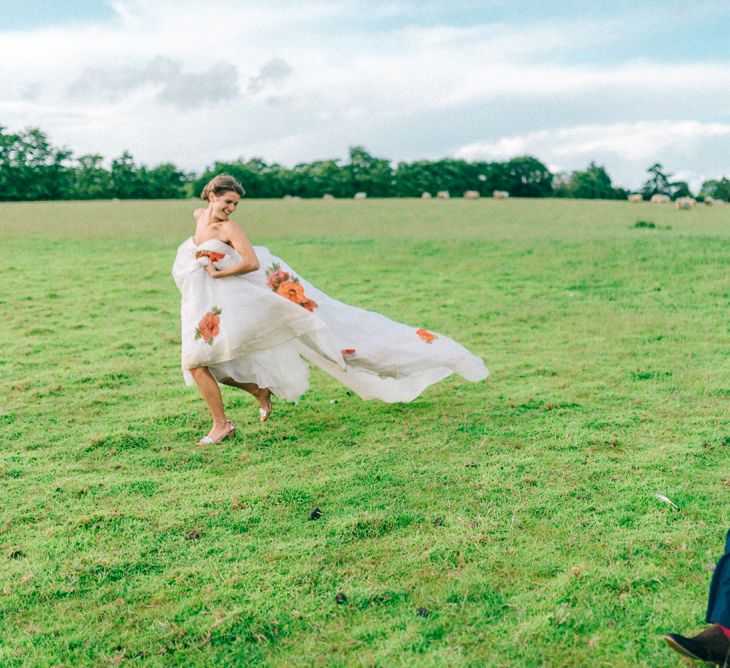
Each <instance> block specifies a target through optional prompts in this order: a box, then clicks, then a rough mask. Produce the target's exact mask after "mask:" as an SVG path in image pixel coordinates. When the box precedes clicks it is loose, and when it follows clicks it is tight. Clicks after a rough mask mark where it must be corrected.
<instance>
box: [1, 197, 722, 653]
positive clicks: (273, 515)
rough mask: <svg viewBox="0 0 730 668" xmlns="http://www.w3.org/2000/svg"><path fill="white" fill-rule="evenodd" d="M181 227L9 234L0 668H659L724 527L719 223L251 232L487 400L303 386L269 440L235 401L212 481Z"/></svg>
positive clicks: (532, 222)
mask: <svg viewBox="0 0 730 668" xmlns="http://www.w3.org/2000/svg"><path fill="white" fill-rule="evenodd" d="M193 206H194V204H193V203H192V202H189V201H188V202H186V201H183V202H116V203H115V202H99V203H96V202H90V203H75V202H65V203H38V204H4V205H2V206H0V242H1V243H0V287H1V288H2V289H1V290H0V305H1V306H2V319H1V320H0V336H1V337H2V338H1V340H2V342H3V345H2V349H0V373H2V389H1V394H0V400H1V401H2V404H1V405H0V435H1V436H2V441H1V442H2V448H1V449H0V478H2V479H1V481H0V482H1V484H0V506H1V510H0V513H1V514H0V589H1V590H2V591H1V592H0V665H3V666H21V665H30V666H36V665H37V666H49V665H64V666H73V665H112V664H117V663H122V664H123V665H142V664H144V665H151V666H155V665H160V666H162V665H191V664H195V665H201V666H205V665H251V664H255V663H260V664H264V665H281V666H291V665H303V666H304V665H332V666H346V665H347V666H349V665H363V666H375V665H378V666H410V665H418V666H444V665H474V666H476V665H494V666H513V665H525V666H537V665H552V666H558V665H560V666H562V665H569V666H586V665H592V666H635V665H643V666H652V667H655V666H676V665H678V663H679V661H678V658H677V656H676V655H675V654H674V653H672V652H671V650H669V649H668V648H666V647H665V646H664V645H663V643H662V642H661V640H660V634H661V633H663V632H665V631H671V630H675V631H687V632H689V631H692V630H695V629H699V628H701V627H702V623H703V615H704V605H705V597H706V593H707V585H708V582H709V578H710V575H711V574H710V571H709V570H708V564H712V563H713V562H714V561H715V560H716V559H717V557H718V556H719V555H720V553H721V551H722V546H723V538H724V533H725V530H726V528H727V526H728V525H729V524H730V522H729V520H730V517H729V515H730V513H729V512H728V508H729V507H730V505H729V502H730V487H729V486H728V485H730V481H729V480H728V479H729V478H730V469H729V468H728V463H729V462H730V458H729V457H728V451H729V450H730V419H729V413H728V408H729V402H730V364H729V362H730V359H729V357H730V348H728V334H729V333H730V331H729V329H728V317H727V314H728V306H729V305H730V304H729V301H730V287H729V286H728V281H727V277H728V268H729V262H728V258H730V207H725V208H722V207H716V208H700V209H697V210H694V211H683V212H679V211H676V210H675V209H673V208H670V207H662V206H660V205H656V206H655V205H649V204H645V205H630V204H628V203H624V202H583V201H555V200H553V201H518V200H515V201H508V202H498V201H492V200H482V201H478V202H464V201H458V200H454V201H448V202H438V201H432V202H420V201H377V200H374V201H366V202H351V201H347V202H345V201H335V202H321V201H317V202H309V201H305V202H291V203H289V202H264V201H243V202H242V204H241V207H240V209H239V212H238V214H237V218H238V220H239V221H240V222H242V223H243V225H244V227H245V228H246V229H247V231H248V233H249V235H250V237H251V238H252V239H253V240H254V243H259V244H265V245H268V246H269V247H270V248H271V250H272V251H273V252H274V253H276V254H278V255H281V256H282V257H284V258H285V259H286V260H287V262H289V263H291V264H292V265H293V267H294V268H295V269H296V270H297V271H298V272H300V273H301V274H302V275H303V276H305V277H307V278H308V279H309V280H311V281H312V282H313V283H315V284H316V285H317V286H318V287H320V288H322V289H324V290H325V291H326V292H328V293H329V294H330V295H332V296H333V297H336V298H338V299H342V300H344V301H347V302H349V303H353V304H356V305H360V306H363V307H366V308H371V309H374V310H378V311H380V312H382V313H385V314H386V315H389V316H391V317H394V318H396V319H398V320H400V321H403V322H407V323H409V324H412V325H416V326H423V327H426V328H428V329H431V330H435V331H439V332H443V333H444V334H447V335H451V336H452V337H454V338H456V339H457V340H459V341H460V342H462V343H463V344H465V345H466V346H467V347H469V348H470V349H471V350H472V351H474V352H475V353H477V354H479V355H481V356H482V357H484V359H485V361H486V362H487V365H488V366H489V368H490V370H491V372H492V375H491V377H490V378H489V379H488V380H487V381H486V382H484V383H480V384H467V383H464V382H461V381H460V380H458V379H448V380H447V381H445V382H443V383H440V384H439V385H437V386H435V387H433V388H430V389H429V390H428V391H427V392H426V393H425V394H424V395H423V396H422V397H420V398H419V399H418V400H417V401H415V402H413V403H412V404H408V405H385V404H382V403H377V402H363V401H361V400H360V399H358V398H357V397H356V396H353V395H352V394H351V393H349V392H347V391H346V390H345V389H344V388H343V387H341V386H339V385H338V384H337V383H336V382H334V381H332V380H331V379H330V378H329V377H326V376H324V375H323V374H321V373H319V372H313V374H312V377H313V378H312V380H313V383H312V389H311V390H310V391H309V392H308V393H307V394H306V395H305V396H304V398H303V400H302V401H301V402H300V403H299V404H297V405H291V404H284V403H282V402H279V403H276V404H275V413H274V415H273V417H272V419H271V420H270V421H269V422H268V423H266V424H264V425H260V424H259V423H258V421H257V411H256V406H255V404H254V403H253V401H252V400H251V398H250V397H249V396H248V395H244V394H243V393H240V392H236V391H234V390H231V389H230V388H225V389H224V399H225V402H226V404H227V407H228V410H229V414H230V415H231V416H232V417H233V419H234V420H236V422H237V424H238V427H239V430H238V431H239V433H238V436H237V437H236V439H235V440H233V441H230V442H229V441H226V442H224V443H223V444H221V445H219V446H216V447H212V448H208V449H204V450H201V449H199V448H196V447H195V446H194V443H195V441H196V440H197V438H199V437H200V436H201V435H203V434H204V433H205V432H206V431H207V428H208V420H209V418H208V415H207V413H206V410H205V408H204V405H203V403H202V401H201V400H200V398H199V397H198V396H197V393H196V391H195V389H194V388H186V387H185V386H184V385H183V382H182V377H181V373H180V368H179V334H178V328H179V315H178V307H179V295H178V293H177V291H176V289H175V286H174V284H173V282H172V278H171V276H170V267H171V264H172V260H173V258H174V254H175V250H176V248H177V245H178V244H179V243H180V242H181V241H182V240H183V239H184V238H185V237H187V236H189V235H190V234H191V232H192V229H191V228H192V224H191V210H192V208H193ZM637 220H643V221H645V222H651V223H654V224H655V227H653V228H652V227H651V226H639V227H636V226H635V225H636V222H637ZM471 462H473V463H474V464H476V466H466V464H467V463H471ZM656 493H661V494H665V495H666V496H668V497H669V498H670V499H672V501H674V502H675V503H676V504H677V506H678V507H679V508H678V509H674V508H672V507H670V506H668V505H666V504H663V503H661V502H660V501H658V500H657V499H656V498H655V494H656ZM315 506H318V507H320V508H321V509H322V512H323V516H322V517H321V518H320V519H318V520H316V521H310V520H309V514H310V512H311V511H312V509H313V508H314V507H315ZM436 518H442V522H441V525H440V526H439V525H436V524H435V523H434V521H435V520H436ZM338 592H343V593H344V594H345V595H346V597H347V600H346V602H345V603H341V604H338V603H337V602H336V600H335V596H336V594H337V593H338ZM420 607H422V608H426V609H427V610H428V611H429V614H428V615H427V616H420V615H418V614H417V613H416V609H417V608H420Z"/></svg>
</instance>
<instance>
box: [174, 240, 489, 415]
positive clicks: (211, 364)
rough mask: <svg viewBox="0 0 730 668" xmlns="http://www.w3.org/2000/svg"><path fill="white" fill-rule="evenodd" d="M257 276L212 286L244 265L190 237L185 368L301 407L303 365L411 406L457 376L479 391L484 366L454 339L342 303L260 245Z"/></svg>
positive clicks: (181, 265)
mask: <svg viewBox="0 0 730 668" xmlns="http://www.w3.org/2000/svg"><path fill="white" fill-rule="evenodd" d="M254 250H255V251H256V256H257V257H258V260H259V264H260V267H261V268H260V269H259V270H257V271H254V272H250V273H248V274H243V275H240V276H228V277H225V278H213V277H211V276H210V275H209V274H208V272H207V271H206V270H205V265H206V264H207V263H208V262H213V263H214V264H215V266H216V267H217V268H218V269H225V268H227V267H229V266H232V265H235V264H237V263H238V262H240V261H241V256H240V255H239V254H238V252H237V251H235V250H234V249H233V248H232V247H231V246H229V245H228V244H226V243H224V242H222V241H219V240H217V239H212V240H209V241H206V242H205V243H203V244H201V245H200V246H198V245H196V244H195V242H194V241H193V238H192V237H191V238H189V239H188V240H187V241H185V242H184V243H183V244H182V245H181V246H180V248H179V249H178V252H177V257H176V259H175V264H174V266H173V269H172V274H173V277H174V279H175V283H176V284H177V287H178V288H179V290H180V293H181V295H182V308H181V320H182V367H183V375H184V378H185V382H186V383H187V384H188V385H193V384H194V381H193V378H192V376H191V375H190V373H189V371H188V370H189V369H192V368H195V367H199V366H207V367H208V368H209V369H210V371H211V373H212V374H213V376H214V377H215V378H216V379H217V380H221V379H224V378H233V379H234V380H236V381H238V382H245V383H255V384H256V385H258V386H259V387H267V388H269V389H270V390H271V391H272V392H273V393H274V394H275V395H276V396H277V397H280V398H282V399H287V400H289V401H297V400H298V399H299V397H301V395H302V394H303V393H304V392H305V391H306V390H307V388H308V386H309V380H308V377H309V373H308V367H307V364H306V363H305V361H304V360H307V361H308V362H310V363H311V364H313V365H315V366H317V367H319V368H320V369H322V370H323V371H326V372H327V373H329V374H330V375H331V376H334V377H335V378H336V379H337V380H338V381H340V382H341V383H342V384H343V385H346V386H347V387H349V388H350V389H351V390H353V391H354V392H356V393H357V394H358V395H359V396H360V397H362V398H363V399H380V400H382V401H386V402H389V403H395V402H405V401H412V400H413V399H415V398H416V397H417V396H418V395H419V394H421V392H423V391H424V390H425V389H426V388H427V387H428V386H429V385H432V384H433V383H436V382H438V381H440V380H442V379H443V378H446V376H449V375H450V374H452V373H457V374H459V375H460V376H462V377H463V378H465V379H466V380H468V381H471V382H476V381H480V380H483V379H484V378H486V377H487V375H488V371H487V369H486V368H485V366H484V363H483V362H482V360H481V359H480V358H478V357H476V356H475V355H472V354H471V353H470V352H469V351H468V350H466V349H465V348H463V347H462V346H460V345H459V344H458V343H456V342H455V341H452V340H451V339H450V338H448V337H446V336H443V335H442V334H435V333H433V332H429V331H427V330H425V329H422V328H417V327H409V326H408V325H403V324H401V323H398V322H395V321H393V320H390V319H389V318H386V317H385V316H383V315H380V314H379V313H374V312H372V311H366V310H364V309H361V308H357V307H355V306H349V305H348V304H343V303H342V302H339V301H337V300H335V299H332V298H330V297H328V296H327V295H326V294H324V293H323V292H321V291H320V290H317V288H315V287H314V286H313V285H312V284H311V283H309V282H307V281H305V280H304V279H303V278H302V277H300V276H299V275H298V274H296V272H294V270H293V269H292V268H291V267H289V266H288V265H287V264H286V263H284V262H283V261H282V260H281V259H279V258H277V257H275V256H273V255H272V254H271V253H270V252H269V250H268V249H267V248H265V247H263V246H255V247H254Z"/></svg>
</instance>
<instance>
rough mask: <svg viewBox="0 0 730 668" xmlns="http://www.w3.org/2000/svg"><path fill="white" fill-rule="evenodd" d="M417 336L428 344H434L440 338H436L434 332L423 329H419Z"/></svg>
mask: <svg viewBox="0 0 730 668" xmlns="http://www.w3.org/2000/svg"><path fill="white" fill-rule="evenodd" d="M416 334H418V336H420V337H421V339H423V340H424V341H425V342H426V343H433V342H434V341H435V340H436V339H437V338H438V336H436V335H435V334H434V333H433V332H429V331H428V330H427V329H423V327H421V328H420V329H417V330H416Z"/></svg>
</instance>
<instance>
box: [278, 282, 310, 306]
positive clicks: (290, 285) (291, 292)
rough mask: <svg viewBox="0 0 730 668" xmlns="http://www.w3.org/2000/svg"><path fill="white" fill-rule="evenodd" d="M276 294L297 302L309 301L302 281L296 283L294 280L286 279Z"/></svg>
mask: <svg viewBox="0 0 730 668" xmlns="http://www.w3.org/2000/svg"><path fill="white" fill-rule="evenodd" d="M276 294H278V295H281V296H282V297H286V298H287V299H288V300H289V301H292V302H294V303H295V304H304V302H306V301H307V298H306V297H305V296H304V288H303V287H302V286H301V284H300V283H295V282H294V281H284V282H283V283H282V284H281V285H279V287H278V288H277V289H276Z"/></svg>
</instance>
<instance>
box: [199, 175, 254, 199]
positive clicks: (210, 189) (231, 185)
mask: <svg viewBox="0 0 730 668" xmlns="http://www.w3.org/2000/svg"><path fill="white" fill-rule="evenodd" d="M229 191H233V192H234V193H238V194H239V195H240V196H241V197H243V196H244V195H245V194H246V191H245V190H244V189H243V186H242V185H241V184H240V183H239V182H238V181H236V179H234V178H233V177H232V176H231V175H230V174H218V175H217V176H214V177H213V178H212V179H211V180H210V181H208V183H207V184H206V185H205V188H203V192H201V193H200V199H208V195H210V193H213V194H214V195H222V194H223V193H226V192H229Z"/></svg>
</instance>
